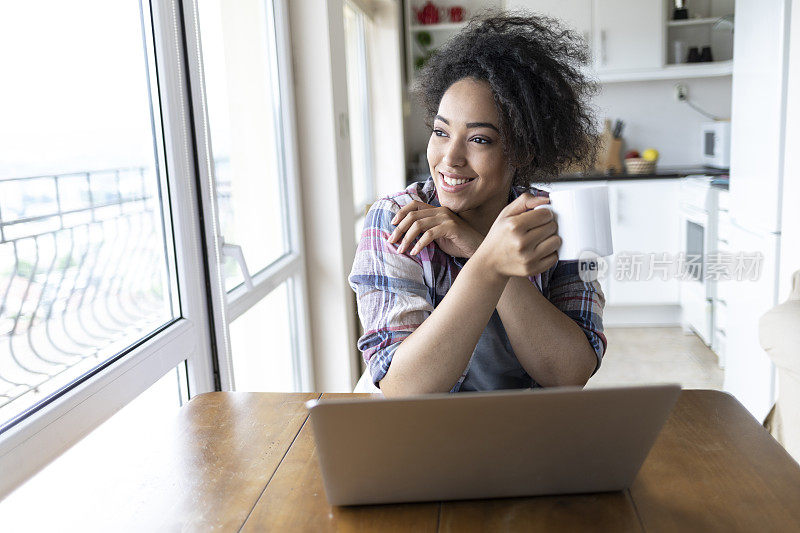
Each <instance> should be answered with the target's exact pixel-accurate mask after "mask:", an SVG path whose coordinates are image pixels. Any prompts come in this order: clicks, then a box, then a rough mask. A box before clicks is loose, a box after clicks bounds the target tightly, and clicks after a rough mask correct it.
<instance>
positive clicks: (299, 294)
mask: <svg viewBox="0 0 800 533" xmlns="http://www.w3.org/2000/svg"><path fill="white" fill-rule="evenodd" d="M262 1H266V4H267V11H269V6H270V4H271V5H272V8H273V10H272V13H271V14H270V13H267V23H269V22H270V16H271V17H272V18H271V21H272V22H273V23H274V24H273V29H272V30H270V29H269V28H268V31H274V32H275V33H274V43H275V50H274V52H275V54H276V58H277V68H276V70H273V72H272V74H273V76H274V78H273V89H274V90H275V91H276V93H277V94H278V95H279V97H278V98H279V103H280V105H278V106H277V109H275V111H276V119H277V120H278V121H279V124H278V125H277V127H278V131H279V137H280V138H281V140H282V146H281V151H280V153H281V164H280V167H281V174H282V176H281V183H280V186H281V192H282V196H283V200H284V201H285V205H284V207H285V209H284V213H283V225H284V230H285V231H284V239H285V244H286V245H287V249H288V251H287V252H286V253H285V254H284V255H282V256H281V257H280V258H278V259H276V260H275V261H274V262H272V263H271V264H270V265H269V266H267V267H265V268H264V269H262V270H260V271H259V272H258V273H256V274H254V275H252V278H251V279H252V286H248V284H246V283H242V284H240V285H239V286H237V287H235V288H233V289H232V290H230V291H226V290H225V280H224V278H223V276H222V273H221V270H220V265H221V264H222V259H223V254H222V246H223V239H222V235H221V233H220V226H219V218H218V211H219V210H218V208H217V198H216V185H215V176H214V161H213V150H212V145H211V132H210V125H209V122H208V113H207V105H206V100H207V97H206V92H205V71H204V68H203V58H202V47H201V38H202V36H201V34H200V24H199V16H200V15H199V10H198V5H197V0H189V1H186V2H184V3H183V8H184V13H183V21H184V27H185V30H186V31H185V37H186V50H187V62H188V66H189V78H190V81H191V97H192V101H193V102H195V103H197V105H195V106H193V113H194V115H193V116H194V124H195V130H194V140H195V145H196V151H197V161H198V165H197V167H198V179H199V181H200V196H201V203H202V207H203V212H204V213H206V215H207V216H205V217H204V219H203V230H204V232H205V235H206V253H207V256H208V258H209V283H210V287H211V290H210V299H211V308H212V313H213V328H214V339H213V342H214V345H215V349H216V354H217V360H218V362H219V381H220V388H221V390H226V391H232V390H236V384H235V382H234V373H233V357H232V352H231V342H230V334H229V331H228V324H229V323H231V322H233V321H234V320H236V319H237V318H238V317H239V316H241V315H242V314H244V313H245V312H247V311H248V310H249V309H250V308H252V307H253V306H254V305H256V304H257V303H258V302H259V301H261V299H263V298H264V297H265V296H267V295H268V294H269V293H270V292H272V291H273V290H274V289H276V288H277V287H278V286H280V285H281V284H282V283H288V291H289V307H290V309H289V310H288V311H289V313H290V315H291V320H290V323H291V327H292V343H293V346H292V352H293V353H292V356H293V368H294V370H295V375H294V386H295V388H296V389H297V390H299V391H310V390H313V389H314V372H313V362H312V357H311V349H310V346H311V340H310V339H311V335H310V329H309V318H308V316H309V315H308V303H307V302H308V291H307V286H306V256H305V245H304V239H303V223H302V216H301V214H302V206H301V202H300V180H299V172H298V153H297V145H296V136H295V131H296V124H295V117H294V87H293V82H292V80H293V79H294V78H293V73H292V68H291V65H292V57H291V42H290V37H289V14H288V4H287V2H286V0H271V1H268V0H262ZM275 78H277V81H276V79H275ZM212 267H213V268H212Z"/></svg>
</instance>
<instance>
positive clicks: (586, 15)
mask: <svg viewBox="0 0 800 533" xmlns="http://www.w3.org/2000/svg"><path fill="white" fill-rule="evenodd" d="M505 5H506V9H508V10H515V9H523V10H526V11H532V12H534V13H538V14H542V15H546V16H548V17H553V18H555V19H558V20H560V21H561V22H562V23H563V24H564V26H565V27H566V28H567V29H570V30H573V31H575V32H577V33H578V35H580V36H582V37H583V39H584V40H585V41H586V43H587V44H589V45H590V46H591V44H592V0H506V3H505Z"/></svg>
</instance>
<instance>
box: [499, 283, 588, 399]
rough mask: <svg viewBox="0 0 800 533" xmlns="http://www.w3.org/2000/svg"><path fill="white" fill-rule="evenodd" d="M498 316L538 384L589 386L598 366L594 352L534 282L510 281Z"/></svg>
mask: <svg viewBox="0 0 800 533" xmlns="http://www.w3.org/2000/svg"><path fill="white" fill-rule="evenodd" d="M497 313H498V314H499V315H500V320H501V321H502V322H503V327H504V328H505V330H506V335H508V340H509V341H510V342H511V347H512V348H513V349H514V354H515V355H516V356H517V359H518V360H519V362H520V364H521V365H522V367H523V368H524V369H525V371H526V372H527V373H528V375H530V376H531V377H532V378H533V379H534V380H536V382H537V383H539V384H540V385H542V386H546V387H548V386H557V385H580V386H583V385H585V384H586V382H587V381H588V379H589V377H590V376H591V374H592V372H593V371H594V368H595V366H596V363H597V356H596V354H595V352H594V349H593V348H592V346H591V344H589V342H588V339H587V338H586V335H585V334H584V333H583V331H582V330H581V328H580V327H579V326H578V324H576V323H575V321H573V320H572V319H571V318H569V317H568V316H567V315H565V314H564V313H562V312H561V311H560V310H559V309H558V308H557V307H555V306H554V305H553V304H552V303H550V301H549V300H548V299H547V298H545V297H544V295H543V294H542V293H541V292H540V291H539V289H537V288H536V286H535V285H534V284H533V283H531V282H530V280H528V279H526V278H522V277H512V278H510V279H509V281H508V284H507V285H506V287H505V290H504V291H503V293H502V296H501V297H500V300H499V301H498V303H497Z"/></svg>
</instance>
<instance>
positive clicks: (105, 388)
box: [0, 0, 215, 498]
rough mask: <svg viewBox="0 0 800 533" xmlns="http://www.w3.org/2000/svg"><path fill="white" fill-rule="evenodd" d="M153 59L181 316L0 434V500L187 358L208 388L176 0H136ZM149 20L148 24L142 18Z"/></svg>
mask: <svg viewBox="0 0 800 533" xmlns="http://www.w3.org/2000/svg"><path fill="white" fill-rule="evenodd" d="M140 5H141V9H142V11H143V14H144V16H145V24H144V25H143V28H144V30H145V31H146V32H147V41H148V42H149V44H150V45H151V46H152V50H153V51H154V57H153V58H151V59H150V60H149V61H150V64H151V65H153V64H154V65H155V72H152V71H151V72H150V77H151V87H152V88H153V89H154V90H156V91H157V94H158V98H159V104H160V111H161V115H160V116H159V117H155V119H154V120H156V121H157V122H156V124H159V123H160V125H161V128H162V142H163V148H162V150H163V157H164V161H165V162H166V166H165V168H164V170H163V171H164V172H165V178H162V179H164V180H165V182H166V189H167V198H166V200H165V203H166V204H167V205H169V208H170V217H171V220H172V229H173V238H174V241H173V242H172V243H169V241H168V244H172V246H171V247H172V248H173V249H174V253H175V264H176V270H177V281H178V295H179V303H180V305H179V306H176V308H178V309H180V311H181V316H180V317H178V318H176V319H174V320H173V321H171V322H170V323H168V324H166V325H165V326H164V327H162V328H161V329H160V330H158V331H156V332H154V333H151V334H150V335H149V336H147V337H145V338H144V339H143V340H140V342H139V343H138V344H136V345H135V346H134V347H133V348H132V349H130V350H128V351H127V353H125V355H124V356H122V357H120V358H119V359H118V360H116V361H114V362H113V363H111V364H109V365H108V366H107V367H106V368H103V369H102V370H100V371H98V372H97V373H96V374H95V375H93V376H92V377H91V378H89V379H86V380H85V381H83V382H79V384H77V385H76V386H73V387H72V388H70V389H68V390H67V391H65V392H63V393H61V394H60V395H59V396H58V397H57V398H56V399H54V400H53V401H51V402H49V403H48V404H46V405H44V406H42V407H40V408H39V409H37V410H36V411H34V412H32V413H31V414H29V415H28V416H26V417H25V418H24V419H22V420H20V421H19V422H18V423H16V424H15V425H13V426H11V427H10V428H8V429H7V430H6V431H4V432H3V433H2V434H0V471H2V472H3V476H1V477H0V498H2V497H3V496H4V495H6V494H8V493H9V492H10V491H12V490H13V489H14V488H16V487H17V486H18V485H20V484H21V483H22V482H24V481H25V480H26V479H27V478H28V477H30V476H31V475H33V474H34V473H35V472H37V471H38V470H39V469H41V468H42V467H44V466H45V465H46V464H47V463H49V462H50V461H51V460H53V459H54V458H56V457H57V456H58V455H60V454H61V453H62V452H63V451H64V450H66V449H67V448H68V447H69V446H71V445H72V444H74V443H75V442H77V441H78V440H80V439H81V438H82V437H84V436H85V435H87V434H88V433H89V432H90V431H91V430H92V429H94V428H95V427H97V426H98V425H99V424H101V423H102V422H103V421H105V420H106V419H108V418H109V417H110V416H112V415H113V414H114V413H116V412H117V411H118V410H119V409H120V408H122V407H123V406H124V405H126V404H127V403H128V402H130V401H131V400H132V399H134V398H135V397H136V396H138V395H139V394H140V393H141V392H143V391H144V390H145V389H147V388H148V387H150V386H151V385H152V384H153V383H155V382H156V381H157V380H158V379H159V378H161V377H162V376H163V375H164V374H165V373H167V372H169V371H171V370H174V369H175V367H176V366H177V365H178V364H179V363H181V362H182V361H184V360H186V362H187V370H188V376H187V377H188V383H189V391H190V397H191V396H193V395H196V394H199V393H203V392H209V391H213V390H214V389H215V384H214V381H215V380H214V368H213V366H214V365H213V353H212V345H211V343H210V342H209V341H210V333H211V332H210V328H209V325H210V321H209V320H210V318H211V317H210V316H209V312H208V299H207V297H206V272H205V270H204V268H203V265H204V258H203V253H202V250H203V241H202V231H201V230H202V228H201V224H200V220H201V219H202V216H201V212H200V209H199V204H198V191H197V188H196V187H197V186H196V183H195V176H196V169H195V160H194V157H195V154H194V146H193V138H192V123H191V114H190V113H191V99H190V94H189V91H188V77H187V73H186V72H185V68H184V65H185V62H184V59H185V57H186V54H185V51H184V47H183V35H182V24H181V16H180V13H181V6H180V2H179V0H150V1H148V0H141V4H140ZM148 20H149V22H150V27H148V26H147V24H146V23H147V22H148Z"/></svg>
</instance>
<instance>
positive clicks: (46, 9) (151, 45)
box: [0, 0, 214, 497]
mask: <svg viewBox="0 0 800 533" xmlns="http://www.w3.org/2000/svg"><path fill="white" fill-rule="evenodd" d="M175 8H176V5H172V3H171V2H169V1H163V2H153V4H150V3H149V2H147V1H146V0H142V2H139V1H137V0H125V1H118V2H105V1H103V0H77V1H73V2H66V3H65V2H59V1H55V0H50V1H42V2H36V3H35V4H31V3H26V2H17V3H14V4H8V5H4V6H3V16H2V17H0V46H2V49H3V50H7V51H8V50H14V53H4V54H1V55H0V69H2V72H3V75H4V80H6V83H3V84H0V116H2V117H3V128H0V145H2V146H3V150H2V155H0V471H2V472H3V476H0V497H2V496H3V495H5V494H6V493H7V492H8V491H9V490H10V489H11V488H13V487H14V486H15V485H17V484H18V483H19V482H21V481H22V480H23V479H25V478H26V477H27V476H29V475H30V474H31V473H32V472H35V471H36V470H37V469H38V468H40V467H41V466H42V465H44V464H46V463H47V461H49V460H50V459H52V458H53V457H55V456H57V455H58V454H59V453H61V452H62V451H63V449H64V448H65V447H66V446H67V445H69V444H71V443H73V442H75V441H77V440H79V439H80V438H81V437H82V436H83V435H85V434H86V433H88V432H89V431H90V430H91V429H92V428H94V427H95V426H97V425H98V424H99V423H101V422H102V421H103V420H105V419H106V418H108V417H109V416H111V415H112V414H113V413H114V412H116V411H117V410H118V409H119V408H121V407H122V406H123V405H125V404H126V403H127V402H128V401H130V400H131V399H132V398H134V397H135V396H136V395H138V394H139V393H140V392H142V391H143V390H144V389H146V388H147V387H149V386H150V385H151V384H152V383H154V382H155V381H156V380H157V379H158V378H160V377H161V376H163V375H164V374H165V372H167V370H169V369H171V368H175V367H176V365H178V363H179V362H180V361H183V360H185V361H186V364H185V368H186V370H187V374H186V380H185V382H184V383H185V386H184V388H185V389H189V390H191V392H192V393H197V392H203V391H207V390H212V389H213V384H214V376H213V372H212V360H211V351H210V346H209V342H208V339H209V331H208V323H209V321H208V314H207V299H206V296H205V284H204V273H203V270H202V265H203V260H202V257H201V256H200V255H199V254H198V253H197V252H198V250H199V249H200V238H199V228H200V226H199V219H198V216H197V207H196V191H195V189H194V184H193V181H192V179H191V177H192V176H194V168H193V165H192V153H191V143H190V137H189V132H190V131H191V129H190V124H189V122H188V118H189V117H188V116H187V115H186V112H185V109H186V105H187V103H188V98H187V96H186V95H185V94H184V93H183V85H182V84H183V83H184V82H183V81H182V76H185V72H184V71H183V66H182V61H181V60H180V57H181V56H180V54H181V51H180V49H178V48H176V46H177V43H179V42H180V36H179V35H178V34H177V29H176V28H178V27H179V26H178V24H177V21H176V20H173V19H172V17H173V16H174V14H175V13H177V12H178V11H177V10H176V9H175ZM156 65H158V68H156ZM9 80H13V82H10V83H9V82H8V81H9ZM189 390H185V391H184V393H185V394H187V395H188V393H189Z"/></svg>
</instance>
